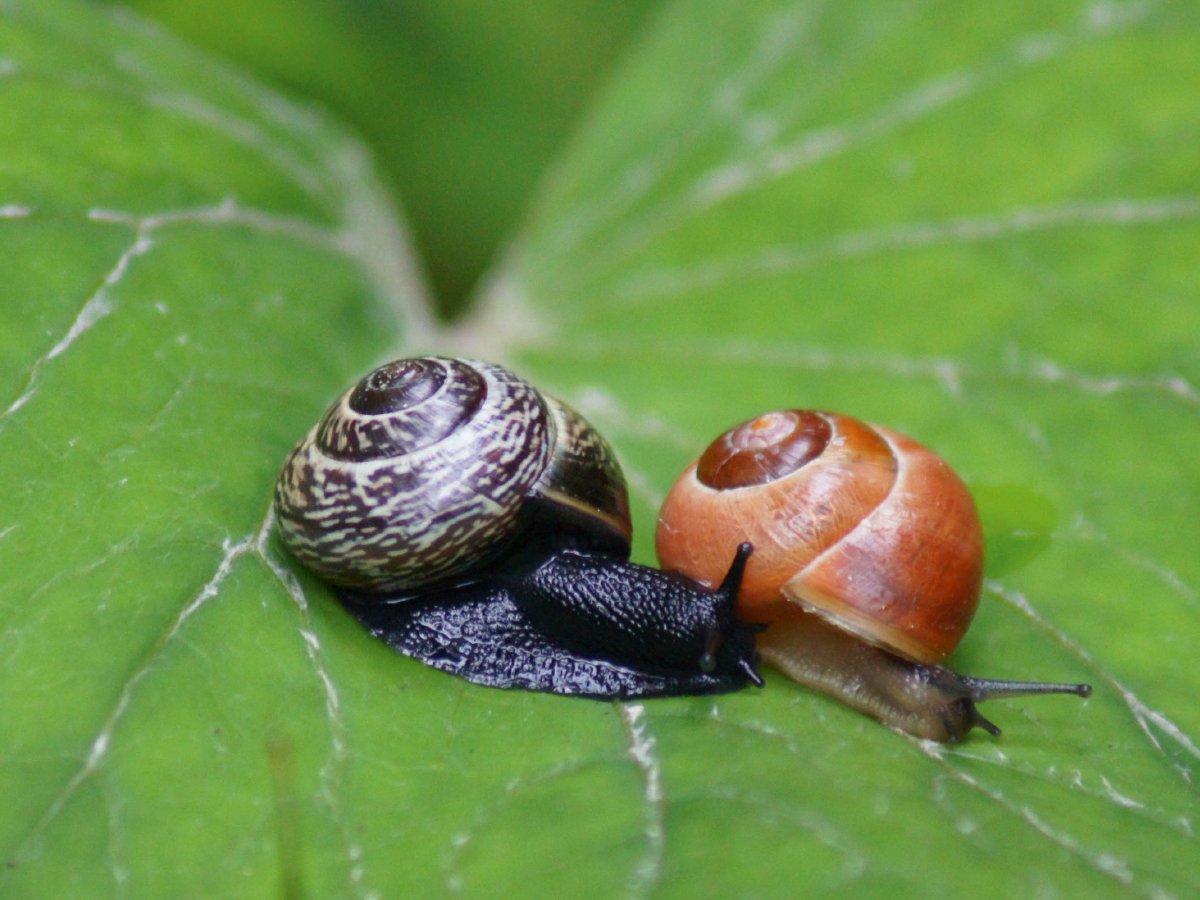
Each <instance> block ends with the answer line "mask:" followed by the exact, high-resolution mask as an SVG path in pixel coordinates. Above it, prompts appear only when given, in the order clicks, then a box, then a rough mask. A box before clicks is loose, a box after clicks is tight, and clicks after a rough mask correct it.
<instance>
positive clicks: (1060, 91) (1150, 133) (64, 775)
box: [0, 0, 1200, 900]
mask: <svg viewBox="0 0 1200 900" xmlns="http://www.w3.org/2000/svg"><path fill="white" fill-rule="evenodd" d="M1196 26H1197V21H1196V18H1195V14H1194V12H1193V11H1191V9H1190V8H1189V7H1188V6H1187V5H1186V4H1182V3H1176V4H1172V3H1158V4H1115V3H1097V4H1093V5H1090V6H1078V5H1075V4H1067V3H1059V2H1049V3H1046V2H1043V3H1038V4H1033V3H1017V4H1007V5H1005V7H1004V8H1003V9H992V8H991V7H979V8H974V7H972V8H970V9H963V8H961V7H959V6H957V5H953V4H937V3H888V4H884V3H868V2H856V3H844V4H820V3H785V2H781V0H780V2H768V0H755V2H747V3H739V4H732V3H723V2H716V0H705V2H699V3H689V4H684V3H679V4H675V5H673V6H671V7H669V8H668V9H667V10H666V11H665V13H664V15H663V16H661V17H660V18H659V19H658V20H657V22H656V23H655V25H654V27H653V28H652V29H651V30H650V31H648V33H647V34H646V35H645V36H644V39H643V40H642V42H641V43H640V45H639V47H638V48H637V52H636V53H634V54H633V55H632V56H631V57H630V58H629V59H628V60H627V61H626V64H625V65H624V66H623V68H622V69H621V70H620V71H619V72H618V73H617V75H616V77H615V79H614V80H613V82H612V83H611V84H610V86H609V89H608V91H607V92H606V94H605V96H604V97H603V98H602V100H601V102H600V103H599V104H598V106H597V108H596V109H595V110H594V113H593V115H592V117H591V118H590V119H589V121H588V124H587V127H586V128H584V129H583V131H582V132H581V133H580V134H579V136H578V138H577V139H576V141H575V143H574V144H573V146H572V147H571V149H570V151H569V152H568V153H567V154H566V155H565V156H564V158H563V159H562V160H560V164H559V165H558V167H557V168H556V169H555V171H554V172H553V173H552V175H551V177H550V178H549V180H548V181H547V183H546V186H545V190H544V191H543V193H542V194H541V197H540V200H539V202H538V203H537V205H536V206H535V207H534V208H533V209H532V210H531V213H530V216H529V218H528V219H527V221H526V224H525V225H524V226H523V228H522V229H521V230H520V231H519V232H518V233H517V234H516V235H514V240H513V251H512V253H511V254H510V256H509V257H508V258H507V259H506V260H505V261H504V263H503V264H502V265H501V266H500V267H499V269H498V271H497V273H496V278H495V279H494V281H493V286H492V288H491V290H490V291H489V293H488V294H487V296H485V297H484V298H483V303H482V304H481V306H480V307H479V309H478V310H477V314H476V316H475V318H473V319H472V320H471V321H470V322H468V323H467V324H466V325H464V326H463V327H461V328H459V329H456V330H455V331H453V332H440V333H438V332H434V331H432V330H431V329H430V326H429V325H428V322H427V321H426V319H425V316H424V314H423V312H422V311H423V309H424V305H423V301H422V299H421V293H420V288H419V284H418V281H417V279H416V278H415V277H414V276H413V274H412V271H411V268H410V265H409V263H408V262H407V260H408V253H407V251H406V249H405V244H404V241H403V235H402V231H401V230H400V227H399V226H398V225H396V224H395V222H396V220H395V217H394V215H393V213H392V211H391V210H389V209H387V208H386V205H385V204H384V203H383V202H382V201H381V199H380V197H381V194H380V192H379V191H378V189H377V187H376V186H375V184H374V182H373V179H372V176H371V173H370V168H369V166H368V165H367V164H366V163H365V162H364V159H363V155H362V151H361V148H360V147H359V146H358V145H357V144H356V143H354V141H353V140H352V139H351V138H349V137H348V136H347V135H346V134H344V133H343V132H342V131H341V130H339V129H338V128H337V127H336V126H334V125H333V124H331V123H330V122H328V121H327V120H325V119H324V118H323V117H322V116H321V115H320V114H318V113H315V112H313V111H312V110H308V109H303V108H299V107H297V106H295V105H293V104H291V103H288V102H286V101H284V100H283V99H281V98H280V97H278V96H276V95H274V94H272V93H270V92H269V91H267V90H265V89H263V88H261V87H259V86H257V85H255V84H253V83H251V82H249V81H247V80H246V79H244V78H242V77H240V76H238V75H235V74H231V73H230V72H229V71H228V70H226V69H223V68H221V67H219V66H217V65H215V64H213V63H211V62H210V61H208V60H206V59H204V58H201V57H199V56H197V55H195V54H194V53H192V52H191V51H190V50H188V49H187V48H186V47H182V46H180V45H178V44H176V43H174V42H172V41H171V40H170V39H168V38H166V37H165V36H163V35H161V34H158V33H156V32H153V31H150V30H147V29H145V28H144V27H143V26H141V25H140V24H138V23H136V22H134V21H131V20H127V19H124V18H122V17H120V16H115V17H113V16H101V15H97V14H96V13H95V12H94V11H93V10H92V9H91V8H90V7H86V6H79V5H74V4H71V3H66V2H51V0H44V2H40V3H25V4H22V5H20V6H16V5H7V6H4V7H0V48H3V50H2V54H3V59H4V62H3V65H0V73H2V74H0V120H3V121H7V122H17V123H21V124H22V128H19V129H18V128H7V129H3V130H0V161H3V166H2V167H0V216H2V218H0V230H2V231H3V234H4V240H5V243H4V246H5V247H6V249H8V251H9V252H8V253H7V254H6V257H7V258H8V263H9V264H8V272H7V276H8V277H7V278H6V281H5V287H4V288H3V291H4V292H5V298H6V299H5V300H4V301H3V305H4V308H5V310H6V312H7V311H9V310H12V312H11V314H9V315H6V316H5V317H4V325H3V327H0V379H3V382H2V383H3V385H4V389H5V391H6V394H5V396H6V397H7V402H6V403H4V406H5V411H4V412H3V414H2V417H0V459H3V461H4V471H5V472H6V473H19V474H17V475H13V474H10V475H9V485H10V489H9V490H8V491H6V492H4V493H3V495H2V499H0V573H2V577H3V584H4V590H3V592H2V595H0V596H2V599H0V679H2V682H0V683H2V685H3V687H2V689H0V693H2V695H3V697H4V702H3V704H0V734H2V735H4V738H3V740H2V741H0V762H2V765H0V795H2V796H4V797H5V798H6V799H7V800H8V802H7V803H6V804H5V806H6V809H5V812H4V814H3V815H2V816H0V840H2V842H3V843H2V846H3V847H4V848H5V850H4V853H5V859H6V861H7V867H6V868H5V869H4V870H3V871H2V872H0V892H3V893H4V894H5V895H7V896H13V897H46V896H97V897H101V896H110V895H111V896H126V897H128V896H137V897H141V896H145V897H162V896H274V895H279V894H282V895H284V896H288V897H300V896H312V897H327V896H346V897H361V898H374V897H380V898H382V897H398V896H422V897H423V896H441V895H455V896H466V897H501V896H504V897H507V896H513V895H521V896H531V897H537V896H583V897H655V898H670V897H689V898H691V897H780V898H790V897H795V896H800V895H803V896H810V897H831V898H832V897H847V898H848V897H854V898H872V897H896V896H902V897H923V898H925V897H929V898H943V897H945V898H949V897H960V896H979V897H1011V896H1047V897H1050V896H1053V897H1080V898H1083V897H1088V898H1092V897H1147V898H1153V900H1162V898H1171V897H1173V898H1186V897H1190V896H1193V895H1195V894H1196V893H1197V889H1198V888H1200V870H1198V868H1197V866H1196V863H1195V859H1196V858H1197V852H1196V850H1197V848H1196V839H1195V837H1194V827H1195V822H1196V819H1197V812H1198V807H1200V803H1198V800H1197V792H1196V787H1195V784H1194V781H1193V777H1192V771H1193V769H1194V768H1195V767H1196V764H1197V760H1198V758H1200V748H1198V742H1200V739H1198V738H1197V735H1198V734H1200V710H1198V708H1197V706H1196V704H1195V702H1194V699H1193V698H1194V696H1195V695H1196V694H1197V689H1198V688H1200V684H1197V682H1198V680H1200V675H1198V674H1197V669H1196V667H1195V665H1193V664H1192V660H1193V659H1194V658H1195V657H1196V655H1197V652H1198V651H1200V626H1198V625H1197V616H1196V612H1197V606H1198V596H1200V591H1198V588H1197V585H1198V584H1200V561H1198V560H1197V557H1196V554H1195V553H1194V546H1195V541H1194V539H1193V535H1194V518H1195V516H1194V514H1193V511H1194V510H1195V509H1196V508H1197V505H1198V502H1200V496H1198V494H1200V483H1198V481H1197V477H1196V474H1195V465H1194V461H1193V457H1194V454H1193V453H1192V452H1191V449H1190V447H1191V439H1194V438H1195V436H1196V420H1197V411H1198V406H1200V390H1198V389H1197V387H1196V385H1197V384H1200V373H1198V372H1197V371H1196V369H1197V359H1198V356H1197V351H1196V339H1195V334H1196V333H1197V318H1198V315H1197V306H1196V297H1197V294H1198V290H1197V288H1198V281H1200V276H1198V275H1197V269H1196V266H1195V264H1194V259H1195V253H1194V247H1195V246H1196V245H1197V237H1198V234H1197V231H1198V227H1197V226H1198V221H1200V191H1198V190H1197V184H1196V176H1195V172H1196V171H1198V170H1200V166H1198V165H1197V158H1196V156H1197V151H1196V149H1195V148H1196V147H1197V146H1200V144H1198V143H1197V141H1196V136H1197V132H1198V131H1200V128H1198V126H1200V107H1197V106H1196V104H1195V102H1194V99H1195V97H1196V96H1197V93H1198V88H1200V71H1198V70H1200V63H1198V62H1197V60H1200V54H1198V53H1197V52H1196V50H1197V48H1198V47H1200V41H1198V40H1197V37H1198V35H1197V30H1196ZM418 349H419V350H425V349H445V350H452V351H458V350H464V351H469V352H472V353H474V354H477V355H483V356H488V357H492V358H496V359H500V360H506V361H509V362H511V363H513V364H514V365H516V366H517V367H518V368H519V369H520V370H521V371H522V372H523V373H525V374H527V375H529V376H530V377H531V378H533V379H534V380H535V381H537V382H538V383H539V384H541V385H543V386H544V387H546V388H547V389H548V390H550V391H551V392H552V393H555V394H556V395H558V396H561V397H562V398H563V399H565V400H567V401H569V402H571V403H573V404H575V405H577V406H578V407H579V408H580V409H581V410H582V411H583V412H584V413H585V414H586V415H587V416H588V417H589V418H590V419H592V421H593V422H594V423H595V424H596V425H597V426H598V427H599V428H600V430H601V431H603V432H604V433H605V434H606V435H607V436H608V437H610V439H612V441H613V442H614V444H615V445H616V447H617V449H618V451H619V453H620V455H621V457H622V460H623V463H624V464H625V466H626V472H627V475H628V477H629V480H630V485H631V488H632V492H633V495H634V499H635V529H636V532H637V536H638V537H637V550H636V558H638V559H640V560H641V561H643V562H650V561H652V550H651V535H652V533H653V524H654V517H655V510H656V508H657V505H658V502H659V501H660V499H661V497H662V496H663V494H664V493H665V491H666V490H667V488H668V486H669V485H670V483H671V481H672V479H673V478H674V477H675V475H676V474H677V473H678V472H679V471H681V470H682V469H683V467H684V466H685V464H686V463H687V462H688V461H689V460H690V459H691V458H692V457H694V456H695V455H696V454H698V453H699V451H700V450H701V449H702V448H703V446H704V445H705V444H706V443H707V442H708V440H710V439H711V438H712V437H713V436H715V435H716V434H717V433H719V432H720V431H721V430H723V429H724V428H726V427H728V426H729V425H731V424H733V423H735V422H737V421H740V420H742V419H745V418H748V417H749V416H752V415H754V414H756V413H758V412H762V411H765V410H768V409H772V408H778V407H785V406H811V407H818V408H833V409H839V410H842V411H844V412H848V413H851V414H854V415H857V416H860V417H862V418H864V419H867V420H869V421H875V422H879V423H881V424H884V425H887V426H889V427H894V428H897V429H899V430H902V431H905V432H906V433H909V434H911V435H913V436H914V437H915V438H917V439H918V440H920V441H921V442H923V443H925V444H927V445H929V446H931V447H933V448H935V449H936V450H938V452H940V453H942V454H943V455H944V456H945V457H946V458H947V459H948V460H949V461H950V462H951V463H952V464H953V465H954V466H955V468H956V469H958V470H959V471H960V472H961V473H962V474H963V476H964V477H965V478H966V479H967V481H968V482H969V483H970V484H971V486H972V488H973V489H975V491H976V494H977V496H978V497H979V499H980V505H981V508H982V511H983V516H984V520H985V526H986V527H987V529H988V531H989V539H990V544H989V546H990V547H991V551H992V555H991V557H990V560H989V569H988V576H989V580H988V582H987V586H986V591H985V597H984V601H983V604H982V606H981V610H980V613H979V615H978V616H977V619H976V624H975V626H974V627H973V629H972V631H971V633H970V634H969V635H968V637H967V639H966V641H965V642H964V644H963V646H962V647H961V648H960V649H959V651H958V652H957V653H956V655H955V657H954V660H953V661H954V663H955V665H956V666H957V667H958V668H960V669H962V670H964V671H967V672H970V673H972V674H983V675H990V676H995V677H1010V678H1022V677H1034V678H1047V679H1054V680H1060V679H1061V680H1087V681H1091V682H1092V683H1093V684H1094V685H1095V687H1096V692H1095V695H1094V696H1093V697H1092V698H1091V699H1090V700H1089V701H1087V702H1080V701H1078V700H1077V699H1075V698H1069V697H1068V698H1044V699H1037V700H1021V701H1012V702H997V703H993V704H992V705H991V709H990V711H989V713H988V714H989V716H990V717H991V718H993V719H995V720H996V721H997V722H998V723H999V724H1000V725H1001V726H1002V727H1003V728H1004V729H1005V734H1004V735H1003V737H1001V738H999V739H992V738H989V737H986V736H982V735H980V736H974V737H972V738H971V739H970V740H969V741H967V742H965V743H964V744H961V745H958V746H956V747H943V746H939V745H931V744H926V743H922V742H917V741H913V740H910V739H907V738H904V737H902V736H900V735H897V734H894V733H892V732H890V731H888V730H886V729H884V728H881V727H880V726H878V725H876V724H875V723H874V722H872V721H870V720H868V719H865V718H863V717H862V716H860V715H858V714H855V713H853V712H851V711H849V710H847V709H844V708H842V707H840V706H838V705H837V704H835V703H833V702H832V701H829V700H827V699H825V698H824V697H820V696H817V695H813V694H811V693H809V692H807V691H804V690H803V689H800V688H798V687H796V686H794V685H792V684H791V683H790V682H787V681H786V680H785V679H783V678H782V677H779V676H773V675H772V676H770V677H769V678H768V685H767V687H766V688H765V689H764V690H762V691H757V690H748V691H744V692H741V693H739V694H736V695H730V696H726V697H721V698H717V699H712V698H704V699H696V698H691V699H675V700H667V701H655V702H647V703H644V704H603V703H594V702H586V701H574V700H568V699H562V698H555V697H546V696H536V695H531V694H522V693H508V692H500V691H494V690H488V689H484V688H478V687H475V686H471V685H467V684H465V683H463V682H460V681H457V680H455V679H452V678H449V677H447V676H444V675H441V674H439V673H437V672H434V671H432V670H429V669H426V668H424V667H422V666H420V665H419V664H416V663H414V662H411V661H409V660H406V659H403V658H400V657H398V656H396V655H395V654H394V653H392V652H391V651H389V650H388V649H387V648H386V647H384V646H382V645H381V644H379V643H378V642H376V641H373V640H372V639H370V638H369V637H368V636H367V635H365V634H364V633H363V632H362V631H361V629H359V628H358V627H357V626H356V625H355V624H354V622H353V621H352V620H351V619H350V618H349V616H348V615H346V614H345V613H344V612H342V611H341V610H340V609H339V608H338V607H337V606H336V604H334V603H333V602H332V598H331V597H330V595H329V594H328V593H327V591H326V590H325V589H324V588H323V587H321V586H320V585H319V584H318V583H317V582H315V581H314V580H312V579H311V578H309V577H308V576H306V575H305V574H304V573H302V572H299V571H297V570H296V569H295V568H294V567H293V565H292V564H291V563H290V561H289V559H288V558H287V556H286V554H285V553H284V552H283V551H282V550H281V549H280V548H279V547H278V546H277V545H276V543H275V540H274V538H273V536H272V531H271V521H270V517H269V514H268V507H269V498H270V491H271V485H272V481H273V479H274V475H275V472H276V471H277V468H278V465H279V463H280V461H281V460H282V458H283V456H284V454H285V453H286V452H287V449H288V448H289V447H290V446H291V444H292V443H293V442H294V441H295V440H296V439H297V438H298V437H299V436H300V435H301V434H302V433H303V432H304V430H305V429H306V428H307V427H309V425H310V424H311V423H312V422H313V421H315V419H316V418H317V416H318V415H319V414H320V412H321V410H322V408H323V406H324V404H326V403H327V402H329V400H331V399H332V397H333V396H334V395H335V394H336V393H337V392H338V391H339V390H340V389H342V388H343V387H344V386H345V385H346V384H347V383H349V382H350V381H352V380H353V378H354V377H355V376H356V375H357V374H359V373H361V372H363V371H365V370H366V369H367V368H369V367H370V366H371V365H372V364H373V363H375V362H376V361H378V360H379V359H380V358H382V357H384V356H387V355H390V354H397V353H401V352H408V351H410V350H418Z"/></svg>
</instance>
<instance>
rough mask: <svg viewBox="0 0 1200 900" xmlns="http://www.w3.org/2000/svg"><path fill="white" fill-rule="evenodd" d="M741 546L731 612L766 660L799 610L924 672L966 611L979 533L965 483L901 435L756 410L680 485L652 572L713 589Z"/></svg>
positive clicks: (664, 519)
mask: <svg viewBox="0 0 1200 900" xmlns="http://www.w3.org/2000/svg"><path fill="white" fill-rule="evenodd" d="M742 541H749V542H750V543H752V544H753V545H754V555H753V556H752V557H751V558H750V562H749V566H748V567H747V569H746V576H745V580H744V581H743V583H742V592H741V594H740V598H739V603H738V606H739V612H740V613H741V615H742V616H743V617H744V618H745V619H747V620H748V621H752V622H754V621H757V622H766V623H769V624H772V626H773V627H771V628H768V629H767V631H766V632H765V633H764V634H763V635H761V636H760V638H759V647H760V650H761V651H762V652H763V655H764V658H766V659H767V660H768V661H772V662H774V661H775V660H774V659H773V656H777V655H778V654H780V653H782V654H785V655H786V652H787V644H788V639H787V630H788V628H789V627H793V626H794V625H795V623H801V622H802V620H804V619H807V618H808V617H807V616H803V615H800V614H798V610H800V609H802V610H805V611H807V612H812V613H816V614H818V615H820V616H822V617H823V618H825V619H827V620H829V621H830V622H832V623H834V624H835V625H837V626H839V627H840V628H843V629H845V630H847V631H850V632H852V633H854V634H856V635H858V636H860V637H862V638H863V639H865V640H867V641H869V642H871V643H873V644H876V645H879V646H882V647H884V648H886V649H888V650H891V651H893V652H894V653H897V654H899V655H901V656H904V657H907V658H909V659H913V660H916V661H918V662H923V663H936V662H938V661H940V660H941V659H943V658H944V657H946V656H947V655H948V654H949V653H950V652H951V651H952V650H953V649H954V648H955V647H956V646H957V645H958V642H959V640H960V639H961V638H962V636H963V635H964V634H965V633H966V630H967V627H968V626H969V625H970V623H971V618H972V616H973V615H974V614H975V608H976V606H977V605H978V603H979V593H980V586H981V583H982V579H983V530H982V528H981V526H980V523H979V515H978V513H977V512H976V510H975V504H974V502H973V501H972V499H971V495H970V493H969V492H968V491H967V488H966V485H964V484H963V482H962V480H961V479H960V478H959V477H958V476H957V475H956V474H955V473H954V471H953V470H952V469H951V468H950V466H949V465H948V464H947V463H946V462H945V461H944V460H942V459H941V458H940V457H939V456H937V455H936V454H934V453H933V452H932V451H930V450H928V449H926V448H925V447H923V446H921V445H920V444H918V443H917V442H916V441H914V440H912V439H911V438H908V437H905V436H904V435H902V434H897V433H896V432H894V431H891V430H889V429H887V428H880V427H878V426H875V425H868V424H866V423H864V422H860V421H859V420H857V419H854V418H852V417H850V416H845V415H841V414H838V413H829V412H818V411H812V410H788V411H782V412H772V413H767V414H765V415H762V416H759V417H758V418H756V419H752V420H751V421H749V422H745V423H743V424H741V425H738V426H737V427H736V428H733V429H731V430H730V431H727V432H726V433H725V434H723V435H721V437H719V438H717V440H716V441H714V442H713V444H712V445H711V446H710V447H709V448H708V450H706V451H705V452H704V454H703V455H702V456H701V457H700V459H698V460H697V461H696V462H695V463H693V464H692V465H691V466H689V467H688V469H687V471H685V472H684V473H683V475H682V476H680V478H679V480H678V481H677V482H676V483H675V485H674V487H673V488H672V489H671V491H670V493H669V494H668V496H667V499H666V501H665V503H664V504H663V508H662V512H661V514H660V516H659V521H658V530H657V533H656V535H655V543H656V546H657V550H658V556H659V559H660V561H661V562H662V565H663V567H664V568H668V569H676V570H679V571H681V572H683V573H685V574H687V575H690V576H691V577H692V578H695V579H697V580H699V581H701V582H706V583H708V584H710V585H713V584H717V583H719V582H720V580H721V577H722V576H723V575H724V573H725V571H726V570H728V568H729V562H730V559H731V558H732V555H733V553H734V550H735V549H736V548H737V545H738V544H739V543H741V542H742ZM785 623H790V624H785ZM801 627H803V626H802V625H801ZM775 643H777V644H778V646H777V647H775V648H773V646H772V645H773V644H775ZM773 650H774V652H773Z"/></svg>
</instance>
